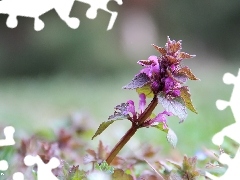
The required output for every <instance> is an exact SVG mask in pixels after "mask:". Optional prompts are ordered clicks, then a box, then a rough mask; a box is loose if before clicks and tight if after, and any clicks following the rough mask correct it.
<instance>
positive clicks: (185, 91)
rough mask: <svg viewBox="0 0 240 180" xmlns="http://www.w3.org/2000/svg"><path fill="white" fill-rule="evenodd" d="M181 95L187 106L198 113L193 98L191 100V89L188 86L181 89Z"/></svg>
mask: <svg viewBox="0 0 240 180" xmlns="http://www.w3.org/2000/svg"><path fill="white" fill-rule="evenodd" d="M180 91H181V97H182V99H183V101H184V103H185V105H186V107H187V108H188V109H189V110H191V111H192V112H194V113H196V114H197V110H196V109H195V107H194V106H193V104H192V100H191V94H190V92H189V89H188V87H187V86H183V87H182V88H181V89H180Z"/></svg>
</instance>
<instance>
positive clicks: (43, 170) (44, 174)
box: [24, 155, 60, 180]
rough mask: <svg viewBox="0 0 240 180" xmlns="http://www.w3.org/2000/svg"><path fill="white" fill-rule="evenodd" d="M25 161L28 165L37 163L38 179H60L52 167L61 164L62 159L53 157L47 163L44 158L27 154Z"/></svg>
mask: <svg viewBox="0 0 240 180" xmlns="http://www.w3.org/2000/svg"><path fill="white" fill-rule="evenodd" d="M24 163H25V165H26V166H32V165H34V164H37V166H38V168H37V177H38V180H46V179H48V180H59V179H58V178H57V177H56V176H55V175H54V174H53V173H52V169H54V168H57V167H58V166H59V165H60V161H59V160H58V159H57V158H55V157H52V158H51V159H50V161H49V162H48V163H47V164H45V163H44V162H43V161H42V159H41V158H40V157H39V156H38V155H37V156H32V155H27V156H26V157H25V158H24Z"/></svg>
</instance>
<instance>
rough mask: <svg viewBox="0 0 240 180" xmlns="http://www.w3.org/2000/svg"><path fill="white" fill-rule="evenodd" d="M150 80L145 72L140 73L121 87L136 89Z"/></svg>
mask: <svg viewBox="0 0 240 180" xmlns="http://www.w3.org/2000/svg"><path fill="white" fill-rule="evenodd" d="M149 82H150V79H149V77H148V76H147V75H146V74H145V73H140V74H138V75H136V76H135V77H134V79H132V81H131V82H130V83H129V84H127V85H126V86H124V87H123V89H137V88H141V87H143V86H144V85H146V84H147V83H149Z"/></svg>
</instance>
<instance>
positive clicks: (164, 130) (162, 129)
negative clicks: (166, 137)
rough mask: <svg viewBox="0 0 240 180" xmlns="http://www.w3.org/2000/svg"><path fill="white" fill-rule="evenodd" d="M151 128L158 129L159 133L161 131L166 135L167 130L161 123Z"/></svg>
mask: <svg viewBox="0 0 240 180" xmlns="http://www.w3.org/2000/svg"><path fill="white" fill-rule="evenodd" d="M153 127H155V128H157V129H159V130H160V131H163V132H165V133H168V128H164V125H163V123H159V124H158V125H154V126H153Z"/></svg>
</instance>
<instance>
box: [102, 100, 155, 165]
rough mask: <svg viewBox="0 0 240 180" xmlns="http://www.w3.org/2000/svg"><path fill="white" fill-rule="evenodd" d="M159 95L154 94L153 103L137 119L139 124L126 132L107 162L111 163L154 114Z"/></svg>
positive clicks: (133, 125)
mask: <svg viewBox="0 0 240 180" xmlns="http://www.w3.org/2000/svg"><path fill="white" fill-rule="evenodd" d="M157 104H158V101H157V97H156V96H154V98H153V100H152V101H151V103H150V104H149V105H148V107H147V108H146V109H145V110H144V112H143V113H142V114H141V115H140V116H139V118H138V119H137V122H138V124H134V123H133V124H132V127H131V128H130V129H129V130H128V131H127V132H126V134H125V135H124V136H123V137H122V138H121V139H120V141H119V142H118V143H117V144H116V145H115V147H114V148H113V149H112V151H111V153H110V154H109V155H108V157H107V159H106V162H107V163H108V164H109V165H110V164H111V162H112V161H113V159H114V158H115V157H116V156H117V154H118V153H119V151H120V150H121V149H122V148H123V147H124V146H125V144H127V142H128V141H129V140H130V139H131V137H132V136H133V135H134V134H135V133H136V131H137V130H138V129H139V128H140V127H141V125H142V124H143V123H144V121H145V120H146V119H147V118H148V117H149V116H150V115H151V114H152V112H153V110H154V109H155V107H156V106H157Z"/></svg>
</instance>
